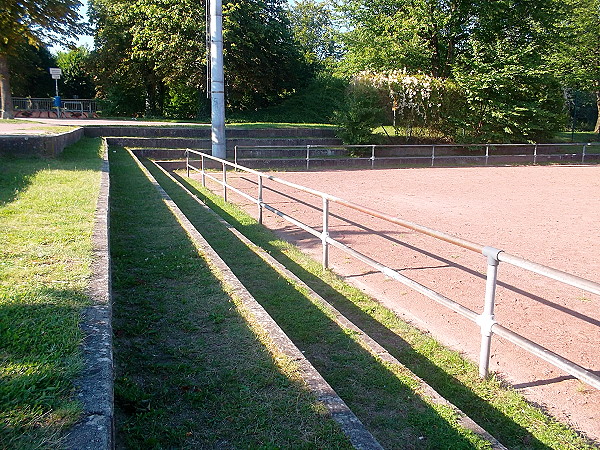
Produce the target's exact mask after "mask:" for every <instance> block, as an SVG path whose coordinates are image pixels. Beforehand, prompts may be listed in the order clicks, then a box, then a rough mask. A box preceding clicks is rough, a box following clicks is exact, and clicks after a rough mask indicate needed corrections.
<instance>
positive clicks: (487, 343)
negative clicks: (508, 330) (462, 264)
mask: <svg viewBox="0 0 600 450" xmlns="http://www.w3.org/2000/svg"><path fill="white" fill-rule="evenodd" d="M501 251H502V250H498V249H497V248H494V247H484V249H483V250H482V253H483V255H484V256H486V257H487V279H486V283H485V304H484V306H483V313H481V314H480V316H479V317H478V318H477V324H478V325H479V327H480V328H481V349H480V351H479V376H480V377H481V378H485V377H487V375H488V372H489V367H490V349H491V344H492V327H493V326H494V324H495V323H496V320H495V319H494V304H495V299H496V281H497V280H498V264H499V261H498V254H499V253H500V252H501Z"/></svg>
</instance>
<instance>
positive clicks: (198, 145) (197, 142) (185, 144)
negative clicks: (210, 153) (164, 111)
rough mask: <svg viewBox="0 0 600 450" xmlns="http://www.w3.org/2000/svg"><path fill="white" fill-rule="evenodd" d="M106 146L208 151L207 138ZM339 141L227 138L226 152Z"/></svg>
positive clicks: (111, 140)
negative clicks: (244, 148) (242, 148)
mask: <svg viewBox="0 0 600 450" xmlns="http://www.w3.org/2000/svg"><path fill="white" fill-rule="evenodd" d="M106 140H107V143H108V145H117V146H121V147H137V148H168V149H182V148H183V149H185V148H191V149H210V148H211V141H210V139H209V138H182V137H171V138H165V137H157V138H154V137H131V136H123V137H107V138H106ZM340 144H341V141H340V140H339V139H336V138H314V137H309V138H261V139H252V138H232V137H230V138H228V139H227V150H233V149H234V147H235V146H236V145H237V146H253V147H255V146H282V147H290V146H300V147H306V145H340Z"/></svg>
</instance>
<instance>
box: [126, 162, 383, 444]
mask: <svg viewBox="0 0 600 450" xmlns="http://www.w3.org/2000/svg"><path fill="white" fill-rule="evenodd" d="M129 154H130V155H131V156H132V157H133V158H134V159H135V161H136V162H137V164H138V166H139V167H140V169H141V170H142V171H143V172H144V174H145V175H146V177H147V178H148V179H149V180H150V182H151V183H152V184H153V185H154V186H155V187H156V189H157V190H158V191H159V193H160V195H161V196H162V198H163V201H164V202H165V204H166V205H167V206H168V208H169V209H170V210H171V212H172V214H173V215H175V217H177V220H178V221H179V222H180V224H181V226H182V227H183V228H184V230H185V231H186V233H188V235H189V236H190V238H191V240H192V241H193V243H194V245H195V246H196V248H197V249H198V251H200V252H201V253H202V255H203V256H204V257H205V258H206V259H207V260H209V261H210V263H211V265H212V267H214V268H215V269H216V271H217V272H218V273H219V275H220V278H221V279H222V280H223V282H224V283H225V284H227V285H228V286H229V287H230V288H231V289H232V292H233V294H234V295H235V296H236V297H237V298H239V299H240V300H241V302H242V303H243V305H244V307H245V308H246V309H247V310H248V311H249V312H250V314H251V315H252V317H253V319H254V321H256V322H257V323H258V324H259V326H260V327H261V328H262V329H263V330H265V331H266V332H267V334H268V335H269V336H270V338H271V339H272V341H273V344H274V345H275V346H276V347H277V349H278V350H279V351H280V352H281V353H283V354H285V355H286V356H288V357H289V358H291V359H292V360H293V361H295V363H296V364H297V365H298V367H299V369H300V373H301V374H302V378H303V380H304V382H305V383H306V385H307V386H308V388H309V389H310V390H311V391H312V392H313V394H314V395H315V397H316V398H317V400H319V401H320V402H322V403H323V404H324V405H325V407H326V408H327V409H328V410H329V414H330V415H331V417H332V419H333V420H335V421H336V422H337V423H338V425H339V426H340V428H341V429H342V431H343V432H344V433H345V434H346V436H348V438H349V440H350V442H351V443H352V445H353V446H354V447H355V448H357V449H364V450H381V449H383V447H382V446H381V445H380V444H379V443H378V442H377V440H376V439H375V438H374V437H373V435H372V434H371V433H370V432H369V431H368V430H367V429H366V428H365V426H364V425H363V424H362V422H361V421H360V420H359V419H358V417H356V415H355V414H354V413H353V412H352V411H351V410H350V408H348V406H347V405H346V403H344V401H343V400H342V399H341V398H340V397H339V396H338V395H337V393H336V392H335V391H334V390H333V388H332V387H331V386H330V385H329V383H327V381H325V379H324V378H323V377H322V376H321V374H320V373H319V372H318V371H317V370H316V369H315V368H314V366H313V365H312V364H311V363H310V362H309V361H308V360H307V359H306V357H305V356H304V355H303V354H302V352H301V351H300V350H299V349H298V347H296V345H295V344H294V343H293V342H292V341H291V339H290V338H289V337H288V336H287V335H286V334H285V333H284V331H283V330H282V329H281V328H280V327H279V325H278V324H277V323H276V322H275V321H274V320H273V318H272V317H271V316H270V315H269V314H268V313H267V311H266V310H265V309H264V308H263V307H262V306H261V305H260V304H259V303H258V302H257V301H256V300H255V299H254V297H252V295H251V294H250V293H249V292H248V290H247V289H246V288H245V287H244V285H243V284H242V283H241V282H240V281H239V279H238V278H237V277H236V276H235V274H234V273H233V272H232V271H231V269H230V268H229V267H228V266H227V264H225V262H224V261H223V260H222V259H221V257H220V256H219V255H218V254H217V253H216V252H215V251H214V250H213V249H212V247H211V246H210V244H209V243H208V242H207V241H206V240H205V239H204V237H203V236H202V235H201V234H200V233H199V232H198V230H197V229H196V228H195V227H194V226H193V225H192V223H191V222H190V221H189V220H188V218H187V217H186V216H185V215H184V214H183V212H182V211H181V210H180V209H179V208H178V207H177V205H176V204H175V202H174V201H173V200H172V199H171V198H170V197H169V195H168V194H167V193H166V192H165V191H164V189H163V188H162V187H161V186H160V184H158V182H157V181H156V179H155V178H154V177H153V176H152V174H150V172H149V171H148V169H146V168H145V167H144V166H143V164H142V163H141V162H140V161H139V159H138V158H137V157H136V156H135V155H134V154H133V152H132V151H129Z"/></svg>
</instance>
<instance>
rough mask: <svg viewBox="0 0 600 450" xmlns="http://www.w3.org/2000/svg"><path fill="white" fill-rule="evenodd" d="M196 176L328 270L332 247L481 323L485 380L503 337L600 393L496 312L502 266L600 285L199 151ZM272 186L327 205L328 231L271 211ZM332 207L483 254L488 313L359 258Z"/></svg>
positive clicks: (599, 291) (588, 287)
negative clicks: (270, 216)
mask: <svg viewBox="0 0 600 450" xmlns="http://www.w3.org/2000/svg"><path fill="white" fill-rule="evenodd" d="M190 155H196V159H198V157H199V160H200V167H196V166H194V165H193V162H194V161H193V159H190ZM207 159H208V160H211V161H214V162H216V163H217V167H218V165H220V166H221V171H222V175H221V178H219V177H217V176H215V175H213V173H212V172H209V171H207V167H206V163H205V160H207ZM228 167H230V168H232V169H235V170H239V171H243V172H246V173H248V174H252V175H255V176H256V177H257V187H258V192H257V196H256V197H253V196H252V195H250V194H248V193H246V192H243V191H242V190H240V189H237V188H235V187H234V186H231V185H230V184H228V183H227V168H228ZM190 171H194V172H199V173H200V174H201V180H202V186H206V179H207V178H208V179H211V180H213V181H214V182H216V183H217V184H219V185H221V186H222V187H223V197H224V199H225V201H227V190H228V189H230V190H231V191H233V192H236V193H238V194H239V195H241V196H242V197H244V198H246V199H247V200H249V201H251V202H253V203H255V204H256V205H257V206H258V221H259V223H262V221H263V220H262V219H263V209H266V210H268V211H271V212H272V213H274V214H276V215H278V216H279V217H282V218H283V219H285V220H287V221H289V222H290V223H292V224H294V225H296V226H298V227H299V228H301V229H302V230H304V231H306V232H308V233H310V234H311V235H313V236H315V237H317V238H319V239H320V240H321V243H322V264H323V267H324V268H327V267H329V245H332V246H334V247H336V248H338V249H340V250H342V251H344V252H345V253H347V254H349V255H351V256H352V257H354V258H356V259H357V260H359V261H362V262H363V263H365V264H367V265H369V266H370V267H373V268H374V269H376V270H378V271H379V272H381V273H383V274H384V275H386V276H388V277H390V278H392V279H394V280H397V281H399V282H400V283H402V284H404V285H406V286H408V287H410V288H412V289H413V290H415V291H417V292H419V293H421V294H423V295H425V296H426V297H428V298H430V299H432V300H434V301H436V302H437V303H439V304H441V305H443V306H445V307H446V308H448V309H450V310H452V311H455V312H456V313H458V314H460V315H461V316H463V317H465V318H467V319H468V320H470V321H472V322H475V323H476V324H477V325H478V326H479V327H480V330H481V346H480V360H479V373H480V375H481V376H482V377H486V376H487V375H488V373H489V360H490V348H491V338H492V335H494V334H496V335H498V336H500V337H503V338H505V339H506V340H508V341H509V342H512V343H513V344H515V345H517V346H519V347H521V348H522V349H524V350H526V351H527V352H529V353H531V354H533V355H536V356H537V357H539V358H541V359H543V360H545V361H547V362H548V363H550V364H552V365H554V366H555V367H557V368H559V369H561V370H563V371H565V372H566V373H568V374H570V375H572V376H574V377H576V378H578V379H579V380H581V381H583V382H585V383H587V384H589V385H590V386H592V387H594V388H596V389H600V376H598V375H596V374H594V373H593V372H591V371H590V370H588V369H586V368H584V367H582V366H580V365H578V364H576V363H574V362H572V361H570V360H568V359H567V358H565V357H563V356H561V355H558V354H557V353H554V352H553V351H551V350H549V349H547V348H545V347H543V346H541V345H539V344H537V343H535V342H533V341H531V340H529V339H527V338H526V337H524V336H521V335H519V334H517V333H515V332H514V331H511V330H509V329H508V328H506V327H504V326H502V325H501V324H499V323H498V322H497V321H496V319H495V316H494V307H495V295H496V286H497V283H498V279H497V274H498V265H499V264H500V263H501V262H502V263H505V264H510V265H513V266H515V267H519V268H521V269H524V270H527V271H530V272H533V273H536V274H539V275H542V276H545V277H548V278H551V279H553V280H556V281H559V282H561V283H564V284H567V285H570V286H573V287H576V288H578V289H581V290H583V291H586V292H589V293H592V294H596V295H600V283H597V282H594V281H591V280H587V279H585V278H581V277H578V276H575V275H572V274H570V273H567V272H563V271H561V270H558V269H554V268H552V267H548V266H545V265H542V264H538V263H535V262H532V261H529V260H526V259H524V258H521V257H518V256H515V255H511V254H509V253H506V252H504V251H502V250H499V249H496V248H493V247H490V246H484V245H481V244H478V243H475V242H471V241H469V240H466V239H462V238H459V237H457V236H453V235H451V234H448V233H444V232H441V231H437V230H434V229H431V228H428V227H424V226H422V225H418V224H416V223H413V222H409V221H406V220H403V219H399V218H397V217H394V216H391V215H389V214H386V213H383V212H380V211H377V210H375V209H372V208H368V207H365V206H362V205H359V204H357V203H354V202H351V201H348V200H344V199H342V198H339V197H336V196H333V195H330V194H327V193H324V192H320V191H318V190H315V189H311V188H308V187H305V186H302V185H299V184H296V183H292V182H289V181H286V180H284V179H281V178H277V177H274V176H272V175H269V174H266V173H263V172H259V171H257V170H253V169H250V168H247V167H244V166H241V165H239V164H237V163H235V162H231V161H227V160H224V159H220V158H217V157H214V156H212V155H209V154H206V153H202V152H198V151H194V150H190V149H187V150H186V173H187V176H188V177H189V176H190ZM265 179H266V180H270V181H272V182H274V183H278V184H281V185H284V186H288V187H291V188H294V189H297V190H299V191H301V192H305V193H308V194H312V195H314V196H316V197H320V199H321V202H322V227H321V230H318V229H315V228H313V227H311V226H309V225H307V224H305V223H303V222H302V221H300V220H298V219H296V218H294V217H291V216H290V215H288V214H286V213H285V212H283V211H281V210H278V209H277V208H275V207H274V206H273V205H269V204H267V203H265V202H264V200H263V180H265ZM330 202H333V203H337V204H340V205H343V206H345V207H347V208H350V209H353V210H356V211H359V212H362V213H364V214H367V215H370V216H373V217H376V218H379V219H382V220H385V221H387V222H390V223H394V224H396V225H399V226H402V227H404V228H408V229H410V230H413V231H416V232H418V233H421V234H425V235H427V236H430V237H433V238H435V239H439V240H442V241H445V242H448V243H450V244H454V245H457V246H459V247H462V248H465V249H468V250H471V251H473V252H477V253H479V254H482V255H483V256H484V257H486V259H487V273H486V290H485V299H484V305H483V312H482V313H481V314H479V313H477V312H475V311H473V310H471V309H469V308H467V307H465V306H463V305H461V304H460V303H458V302H456V301H454V300H452V299H450V298H448V297H446V296H444V295H442V294H440V293H438V292H436V291H434V290H432V289H430V288H428V287H427V286H424V285H422V284H420V283H418V282H416V281H414V280H412V279H410V278H408V277H406V276H405V275H402V274H401V273H399V272H398V271H397V270H394V269H392V268H390V267H388V266H386V265H384V264H382V263H380V262H378V261H376V260H374V259H373V258H371V257H369V256H367V255H365V254H363V253H360V252H358V251H357V250H355V249H353V248H351V247H349V246H348V245H346V244H344V243H342V242H340V241H337V240H335V239H333V238H332V237H331V236H330V235H329V216H330V213H329V204H330Z"/></svg>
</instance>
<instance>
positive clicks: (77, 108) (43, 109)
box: [13, 97, 98, 118]
mask: <svg viewBox="0 0 600 450" xmlns="http://www.w3.org/2000/svg"><path fill="white" fill-rule="evenodd" d="M13 110H14V113H15V117H57V116H58V115H60V117H75V118H76V117H93V116H94V115H95V114H96V112H97V111H98V103H97V101H96V100H95V99H83V98H82V99H78V98H75V99H61V101H60V108H59V111H60V113H59V112H57V107H56V105H54V99H52V98H31V97H13Z"/></svg>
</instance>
